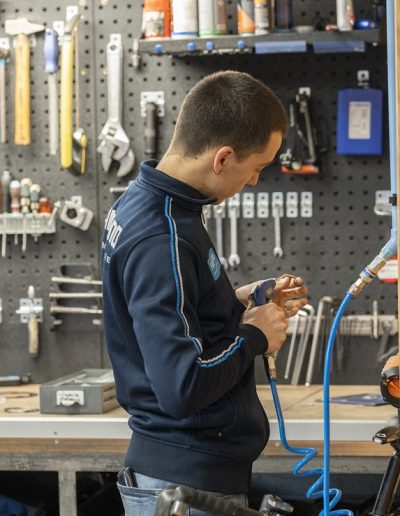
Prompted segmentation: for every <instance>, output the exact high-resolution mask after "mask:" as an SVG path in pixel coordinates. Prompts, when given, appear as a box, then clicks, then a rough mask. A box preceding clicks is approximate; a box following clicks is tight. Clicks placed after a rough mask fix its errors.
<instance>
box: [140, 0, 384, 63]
mask: <svg viewBox="0 0 400 516" xmlns="http://www.w3.org/2000/svg"><path fill="white" fill-rule="evenodd" d="M292 3H293V2H292V0H237V2H236V5H234V4H233V3H232V2H226V1H225V0H179V1H178V0H157V1H154V0H145V2H144V9H143V24H142V39H140V40H135V43H134V53H135V52H137V53H139V52H140V53H148V54H156V55H164V54H165V55H176V56H179V55H215V54H217V55H218V54H246V53H255V54H271V53H272V54H274V53H293V52H306V51H307V49H308V48H309V46H311V47H312V49H313V50H314V52H316V53H336V52H364V51H365V50H366V46H367V44H372V45H377V44H378V43H380V32H379V30H378V29H377V26H378V20H379V19H382V17H383V15H384V12H378V11H376V12H374V13H371V14H372V15H373V16H372V17H371V19H357V20H356V19H355V15H354V9H353V5H352V0H337V1H336V23H335V24H332V23H323V24H321V23H318V25H315V24H313V25H302V26H294V24H293V5H292ZM374 5H375V6H377V5H378V4H377V3H376V2H375V3H374ZM227 20H228V23H227ZM316 29H319V30H316ZM353 29H359V30H353ZM236 31H237V34H233V32H236Z"/></svg>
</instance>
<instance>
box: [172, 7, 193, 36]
mask: <svg viewBox="0 0 400 516" xmlns="http://www.w3.org/2000/svg"><path fill="white" fill-rule="evenodd" d="M172 27H173V31H172V37H173V38H193V37H196V36H198V35H199V19H198V13H197V0H172Z"/></svg>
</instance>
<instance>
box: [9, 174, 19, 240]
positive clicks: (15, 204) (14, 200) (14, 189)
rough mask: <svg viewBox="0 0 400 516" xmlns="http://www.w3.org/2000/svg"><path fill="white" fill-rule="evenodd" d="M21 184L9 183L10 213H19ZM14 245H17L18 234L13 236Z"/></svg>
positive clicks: (13, 181)
mask: <svg viewBox="0 0 400 516" xmlns="http://www.w3.org/2000/svg"><path fill="white" fill-rule="evenodd" d="M20 195H21V183H20V182H19V181H17V180H16V179H13V180H12V181H11V183H10V198H11V201H10V208H11V213H14V214H15V213H19V212H20V211H21V210H20ZM14 244H15V245H18V233H15V234H14Z"/></svg>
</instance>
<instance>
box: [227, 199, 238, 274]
mask: <svg viewBox="0 0 400 516" xmlns="http://www.w3.org/2000/svg"><path fill="white" fill-rule="evenodd" d="M239 209H240V195H239V194H236V195H234V196H233V197H231V198H230V199H229V200H228V214H229V221H230V226H231V254H230V255H229V258H228V262H229V265H230V266H231V267H237V266H238V265H239V264H240V256H239V255H238V245H237V219H238V217H239Z"/></svg>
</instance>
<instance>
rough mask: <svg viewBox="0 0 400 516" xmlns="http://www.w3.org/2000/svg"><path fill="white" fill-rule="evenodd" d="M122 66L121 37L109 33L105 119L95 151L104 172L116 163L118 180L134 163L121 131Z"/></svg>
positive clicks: (126, 140)
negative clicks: (117, 165) (117, 164)
mask: <svg viewBox="0 0 400 516" xmlns="http://www.w3.org/2000/svg"><path fill="white" fill-rule="evenodd" d="M122 63H123V48H122V37H121V34H111V35H110V41H109V43H108V44H107V102H108V120H107V122H106V124H105V126H104V127H103V130H102V131H101V133H100V137H99V139H100V145H99V147H98V149H97V150H98V152H100V153H101V154H102V159H101V162H102V166H103V169H104V171H105V172H108V170H109V169H110V166H111V162H112V161H119V162H120V167H119V169H118V172H117V176H118V177H122V176H125V175H126V174H128V173H129V172H130V171H131V170H132V168H133V165H134V164H135V156H134V153H133V151H132V149H131V148H130V142H129V139H128V137H127V135H126V133H125V131H124V129H123V128H122V125H121V120H122Z"/></svg>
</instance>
